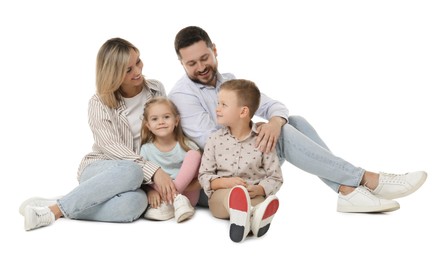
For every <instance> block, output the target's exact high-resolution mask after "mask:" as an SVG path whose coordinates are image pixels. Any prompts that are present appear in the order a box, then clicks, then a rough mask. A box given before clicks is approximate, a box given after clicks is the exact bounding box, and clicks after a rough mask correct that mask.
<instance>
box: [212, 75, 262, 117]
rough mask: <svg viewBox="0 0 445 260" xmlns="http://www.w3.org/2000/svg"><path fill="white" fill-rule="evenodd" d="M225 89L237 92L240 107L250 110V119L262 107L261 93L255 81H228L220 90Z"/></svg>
mask: <svg viewBox="0 0 445 260" xmlns="http://www.w3.org/2000/svg"><path fill="white" fill-rule="evenodd" d="M223 89H225V90H229V91H233V92H235V94H236V97H237V98H238V105H239V106H247V107H248V108H249V113H250V118H252V117H253V116H254V115H255V112H256V111H257V109H258V107H259V105H260V100H261V93H260V90H259V89H258V87H257V86H256V85H255V83H254V82H253V81H250V80H247V79H232V80H228V81H226V82H224V83H223V84H221V88H220V90H223Z"/></svg>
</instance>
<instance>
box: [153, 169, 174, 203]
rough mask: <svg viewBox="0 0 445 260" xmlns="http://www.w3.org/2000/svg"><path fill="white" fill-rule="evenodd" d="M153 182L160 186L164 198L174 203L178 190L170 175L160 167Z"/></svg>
mask: <svg viewBox="0 0 445 260" xmlns="http://www.w3.org/2000/svg"><path fill="white" fill-rule="evenodd" d="M153 182H154V183H155V184H156V185H157V186H158V189H159V191H160V195H161V198H162V200H163V201H165V202H167V203H170V204H172V203H173V199H174V197H175V196H176V194H177V191H176V187H175V184H174V183H173V180H172V178H171V177H170V175H168V174H167V173H166V172H165V171H164V170H162V169H161V168H159V169H158V170H157V171H156V172H155V174H154V175H153Z"/></svg>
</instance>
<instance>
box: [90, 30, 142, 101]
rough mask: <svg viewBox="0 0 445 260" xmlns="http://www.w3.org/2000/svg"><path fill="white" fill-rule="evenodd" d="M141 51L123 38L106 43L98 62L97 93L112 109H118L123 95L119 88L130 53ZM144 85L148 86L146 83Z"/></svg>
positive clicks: (98, 55)
mask: <svg viewBox="0 0 445 260" xmlns="http://www.w3.org/2000/svg"><path fill="white" fill-rule="evenodd" d="M131 50H134V51H135V52H136V53H138V54H139V50H138V49H137V48H136V47H135V46H134V45H133V44H131V43H130V42H128V41H126V40H124V39H121V38H112V39H109V40H108V41H106V42H105V43H104V44H103V45H102V47H101V48H100V50H99V52H98V53H97V60H96V91H97V94H98V95H99V97H100V99H101V101H102V102H103V103H104V104H105V105H106V106H108V107H110V108H117V106H118V104H119V100H120V99H121V95H120V94H119V88H120V86H121V85H122V83H123V82H124V79H125V75H126V73H127V68H128V63H129V61H130V51H131ZM143 84H147V83H146V82H145V81H144V83H143Z"/></svg>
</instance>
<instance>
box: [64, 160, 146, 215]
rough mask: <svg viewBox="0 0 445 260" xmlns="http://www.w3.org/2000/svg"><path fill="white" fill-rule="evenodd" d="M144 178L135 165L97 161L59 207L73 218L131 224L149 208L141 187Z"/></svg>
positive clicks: (89, 167) (128, 162) (88, 168)
mask: <svg viewBox="0 0 445 260" xmlns="http://www.w3.org/2000/svg"><path fill="white" fill-rule="evenodd" d="M143 176H144V175H143V172H142V168H141V167H140V166H139V165H138V164H136V163H135V162H131V161H125V160H103V161H96V162H93V163H91V164H90V165H88V166H87V167H86V168H85V169H84V171H83V172H82V175H81V176H80V180H79V186H77V187H76V188H75V189H74V190H72V191H71V192H70V193H68V194H66V195H65V196H64V197H63V198H61V199H59V200H58V202H57V204H58V205H59V208H60V210H61V211H62V213H63V215H64V216H65V217H67V218H70V219H83V220H95V221H104V222H132V221H134V220H136V219H138V218H139V217H140V216H141V215H142V213H144V211H145V210H146V208H147V205H148V200H147V195H146V194H145V192H144V191H143V190H142V189H141V188H140V187H141V184H142V182H143V179H144V177H143Z"/></svg>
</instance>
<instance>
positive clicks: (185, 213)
mask: <svg viewBox="0 0 445 260" xmlns="http://www.w3.org/2000/svg"><path fill="white" fill-rule="evenodd" d="M173 207H174V208H175V219H176V222H178V223H180V222H182V221H184V220H186V219H189V218H191V217H192V216H193V214H195V209H194V208H193V207H192V205H191V204H190V200H189V199H188V198H187V197H186V196H184V195H182V194H178V195H176V197H175V200H174V201H173Z"/></svg>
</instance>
